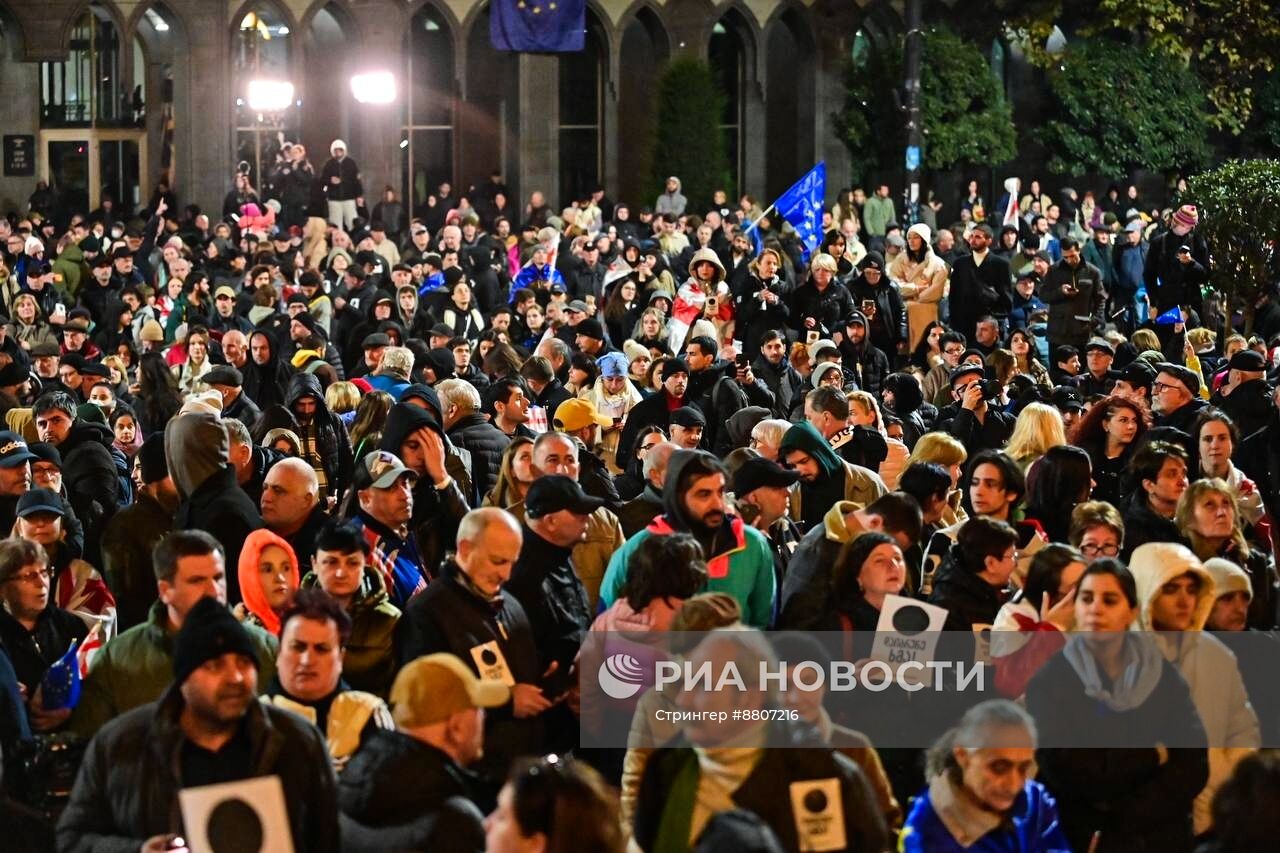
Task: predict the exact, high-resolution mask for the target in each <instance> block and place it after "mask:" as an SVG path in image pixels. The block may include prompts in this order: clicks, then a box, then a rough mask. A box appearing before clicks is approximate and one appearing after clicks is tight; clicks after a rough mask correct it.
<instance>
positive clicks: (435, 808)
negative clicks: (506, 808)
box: [338, 729, 484, 853]
mask: <svg viewBox="0 0 1280 853" xmlns="http://www.w3.org/2000/svg"><path fill="white" fill-rule="evenodd" d="M407 779H412V780H413V784H412V785H406V784H405V780H407ZM471 798H472V793H471V791H470V790H469V784H468V779H467V774H466V771H465V770H463V769H462V768H460V767H458V765H457V764H455V763H454V762H453V759H451V758H449V756H447V755H445V754H444V753H443V752H441V751H440V750H438V749H436V748H435V747H432V746H428V745H427V744H425V743H422V742H421V741H418V740H415V739H414V738H411V737H409V736H408V735H405V734H401V733H400V732H389V731H384V730H382V729H378V730H376V731H374V732H371V733H370V734H369V736H368V737H366V738H365V741H364V743H362V744H361V745H360V751H359V752H357V753H356V754H355V755H353V756H352V757H351V761H350V763H348V764H347V767H346V769H345V770H343V771H342V777H341V778H340V779H339V780H338V806H339V807H340V808H341V809H342V815H341V821H342V849H343V850H344V851H346V853H365V852H366V851H367V853H382V851H386V850H402V851H409V850H421V851H428V850H446V849H447V850H456V851H458V853H481V851H483V850H484V824H483V820H484V816H483V815H481V813H480V809H479V808H477V807H476V804H475V803H474V802H473V801H472V799H471Z"/></svg>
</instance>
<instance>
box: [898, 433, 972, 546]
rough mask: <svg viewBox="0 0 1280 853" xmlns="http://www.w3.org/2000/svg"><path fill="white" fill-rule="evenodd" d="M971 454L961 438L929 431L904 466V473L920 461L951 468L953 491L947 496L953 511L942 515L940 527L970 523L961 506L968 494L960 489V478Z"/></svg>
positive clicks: (947, 511)
mask: <svg viewBox="0 0 1280 853" xmlns="http://www.w3.org/2000/svg"><path fill="white" fill-rule="evenodd" d="M968 458H969V453H968V451H966V450H965V449H964V445H963V444H961V443H960V442H959V440H958V439H956V438H954V437H953V436H951V435H948V434H947V433H945V432H927V433H925V434H924V435H922V436H920V440H919V441H917V442H916V446H915V447H913V448H912V449H911V455H910V456H908V457H907V462H906V464H905V465H904V466H903V468H904V470H905V469H906V468H908V467H910V466H912V465H914V464H915V463H917V462H932V463H934V464H936V465H941V466H942V467H943V468H946V469H947V473H948V474H950V475H951V491H950V492H949V493H948V494H947V506H948V507H950V509H948V510H946V511H945V512H944V513H943V514H942V518H941V520H939V522H938V526H939V527H952V526H954V525H956V524H963V523H964V522H966V521H968V520H969V514H968V513H966V512H965V511H964V507H963V506H961V500H962V499H963V498H964V491H963V490H962V489H961V488H960V477H961V475H962V474H963V473H964V463H965V460H967V459H968Z"/></svg>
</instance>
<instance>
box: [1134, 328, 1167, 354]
mask: <svg viewBox="0 0 1280 853" xmlns="http://www.w3.org/2000/svg"><path fill="white" fill-rule="evenodd" d="M1129 340H1130V341H1132V342H1133V345H1134V346H1135V347H1137V348H1138V353H1139V354H1141V353H1144V352H1147V351H1148V350H1153V351H1155V352H1160V338H1159V337H1157V336H1156V333H1155V332H1153V331H1151V330H1150V329H1138V330H1136V331H1135V332H1134V333H1133V337H1131V338H1130V339H1129Z"/></svg>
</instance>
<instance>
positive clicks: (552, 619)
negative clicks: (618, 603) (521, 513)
mask: <svg viewBox="0 0 1280 853" xmlns="http://www.w3.org/2000/svg"><path fill="white" fill-rule="evenodd" d="M571 553H572V551H571V550H570V549H568V548H561V547H559V546H557V545H555V544H553V543H551V542H548V541H547V540H545V539H543V538H542V537H541V536H539V535H538V534H537V533H534V532H533V530H531V529H530V528H529V525H528V523H526V524H525V526H524V543H523V545H522V546H521V548H520V558H519V559H518V560H516V564H515V566H513V567H512V569H511V579H510V580H508V581H507V583H506V587H505V588H506V590H507V592H509V593H511V594H512V595H514V596H515V597H516V598H517V599H519V601H520V604H521V605H522V606H523V607H524V611H525V613H527V614H528V616H529V624H530V625H532V626H533V642H534V645H535V646H536V647H537V649H538V665H539V666H540V667H541V668H542V669H543V670H544V671H545V670H546V668H547V667H548V666H549V665H550V664H551V663H552V662H553V661H554V662H556V663H558V664H559V666H560V671H561V672H568V671H569V669H570V667H571V666H572V664H573V660H574V658H575V657H576V656H577V654H578V648H579V647H580V646H581V645H582V638H583V637H584V636H585V635H586V632H587V628H588V627H590V625H591V609H590V605H589V604H588V603H587V591H586V589H585V588H584V587H583V586H582V581H580V580H579V579H578V575H577V573H576V572H575V571H574V567H573V563H572V561H571V560H570V554H571Z"/></svg>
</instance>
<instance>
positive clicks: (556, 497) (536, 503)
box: [524, 474, 604, 518]
mask: <svg viewBox="0 0 1280 853" xmlns="http://www.w3.org/2000/svg"><path fill="white" fill-rule="evenodd" d="M602 506H604V501H603V500H601V499H600V498H593V497H591V496H590V495H588V494H587V493H586V492H584V491H583V490H582V486H580V485H578V481H577V480H573V479H571V478H569V477H566V476H564V475H563V474H551V475H549V476H546V477H539V478H538V479H536V480H534V481H533V485H531V486H530V487H529V491H528V493H527V494H526V495H525V499H524V510H525V515H526V516H528V517H529V518H542V517H543V516H547V515H550V514H551V513H553V512H560V511H561V510H568V511H569V512H572V513H574V514H576V515H590V514H591V513H593V512H595V511H596V510H598V509H599V508H600V507H602Z"/></svg>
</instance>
